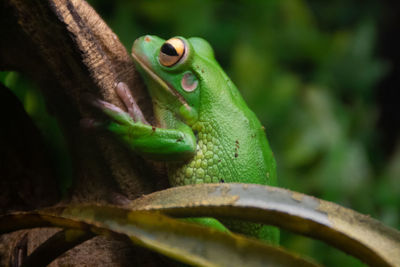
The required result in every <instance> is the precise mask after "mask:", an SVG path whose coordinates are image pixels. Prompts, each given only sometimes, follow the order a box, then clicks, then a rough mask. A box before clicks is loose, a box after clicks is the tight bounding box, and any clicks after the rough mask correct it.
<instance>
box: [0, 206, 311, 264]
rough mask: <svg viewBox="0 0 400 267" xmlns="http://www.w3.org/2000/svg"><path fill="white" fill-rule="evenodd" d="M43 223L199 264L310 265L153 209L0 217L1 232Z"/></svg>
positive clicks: (68, 209) (61, 210)
mask: <svg viewBox="0 0 400 267" xmlns="http://www.w3.org/2000/svg"><path fill="white" fill-rule="evenodd" d="M47 226H55V227H63V228H72V229H79V230H83V231H87V232H92V233H94V234H103V235H108V236H110V235H111V236H112V235H115V234H125V235H128V236H129V237H130V238H131V240H132V241H133V242H134V243H136V244H138V245H140V246H143V247H147V248H150V249H152V250H155V251H158V252H159V253H162V254H164V255H166V256H169V257H171V258H174V259H177V260H179V261H182V262H185V263H188V264H193V265H199V266H266V265H271V266H276V265H279V266H316V265H315V264H314V263H311V262H310V261H306V260H304V259H301V258H299V257H298V256H295V255H293V254H290V253H288V252H286V251H285V250H283V249H281V248H278V247H274V246H270V245H267V244H265V243H263V242H260V241H257V240H253V239H250V238H246V237H244V236H240V235H234V234H227V233H223V232H220V231H218V230H214V229H211V228H207V227H203V226H199V225H197V224H191V223H185V222H182V221H179V220H176V219H171V218H168V217H166V216H164V215H161V214H156V213H154V212H153V213H150V212H143V211H131V210H129V209H124V208H121V207H113V206H99V205H76V206H69V207H58V208H53V209H45V210H42V211H34V212H20V213H13V214H9V215H4V216H2V217H0V232H1V233H6V232H10V231H15V230H19V229H24V228H32V227H47ZM72 239H74V238H72Z"/></svg>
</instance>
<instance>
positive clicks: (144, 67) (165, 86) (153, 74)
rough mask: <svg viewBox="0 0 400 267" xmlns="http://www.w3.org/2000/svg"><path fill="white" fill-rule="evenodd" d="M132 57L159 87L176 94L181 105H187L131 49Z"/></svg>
mask: <svg viewBox="0 0 400 267" xmlns="http://www.w3.org/2000/svg"><path fill="white" fill-rule="evenodd" d="M132 57H133V59H134V60H135V61H136V62H137V63H139V65H140V66H141V67H142V68H143V69H144V70H145V71H146V72H147V73H148V74H149V75H150V76H151V77H152V78H153V79H154V80H155V81H156V82H157V83H158V84H160V85H161V87H163V88H164V89H166V90H167V91H169V92H170V93H171V94H172V95H174V96H176V97H177V98H178V100H179V102H181V103H182V104H183V105H185V106H188V104H187V102H186V100H185V99H184V98H183V97H182V96H181V95H180V94H179V93H178V92H176V90H175V89H173V88H171V86H170V85H168V84H167V83H166V82H165V81H164V80H163V79H161V77H160V76H158V75H157V74H156V73H155V72H154V71H153V70H152V69H151V68H150V67H149V66H147V64H146V63H145V62H144V61H142V60H141V59H140V58H139V56H137V55H136V54H135V52H134V51H133V50H132Z"/></svg>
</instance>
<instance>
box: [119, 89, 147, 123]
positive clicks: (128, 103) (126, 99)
mask: <svg viewBox="0 0 400 267" xmlns="http://www.w3.org/2000/svg"><path fill="white" fill-rule="evenodd" d="M115 92H116V93H117V95H118V96H119V98H120V99H121V100H122V102H123V103H124V105H125V107H126V109H127V110H128V114H129V115H130V116H131V117H132V119H133V120H134V121H135V122H141V123H143V124H149V123H148V122H147V121H146V119H145V118H144V116H143V113H142V111H141V110H140V108H139V106H138V105H137V103H136V101H135V99H134V98H133V96H132V93H131V90H130V89H129V87H128V85H126V83H123V82H119V83H118V84H117V86H116V87H115Z"/></svg>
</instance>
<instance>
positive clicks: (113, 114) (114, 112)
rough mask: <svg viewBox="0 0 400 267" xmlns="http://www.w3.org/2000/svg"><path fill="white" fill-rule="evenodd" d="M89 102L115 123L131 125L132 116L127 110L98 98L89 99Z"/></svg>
mask: <svg viewBox="0 0 400 267" xmlns="http://www.w3.org/2000/svg"><path fill="white" fill-rule="evenodd" d="M91 104H92V105H93V106H94V107H96V108H98V109H99V110H100V111H102V112H103V113H104V114H105V115H107V116H108V117H109V118H111V119H112V120H113V121H115V122H117V123H120V124H123V125H131V124H132V123H134V121H133V119H132V117H131V116H130V115H129V114H128V113H127V112H125V111H123V110H122V109H121V108H119V107H117V106H116V105H114V104H111V103H109V102H106V101H103V100H100V99H94V100H91Z"/></svg>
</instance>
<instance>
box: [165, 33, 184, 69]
mask: <svg viewBox="0 0 400 267" xmlns="http://www.w3.org/2000/svg"><path fill="white" fill-rule="evenodd" d="M184 54H185V43H184V42H183V41H182V40H181V39H179V38H171V39H169V40H167V41H166V42H165V43H164V44H163V45H162V46H161V49H160V55H159V59H160V63H161V64H162V65H163V66H165V67H171V66H172V65H174V64H176V63H177V62H178V61H179V60H180V59H181V58H182V57H183V55H184Z"/></svg>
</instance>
